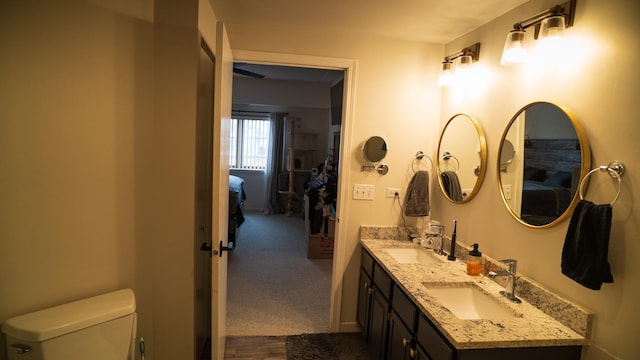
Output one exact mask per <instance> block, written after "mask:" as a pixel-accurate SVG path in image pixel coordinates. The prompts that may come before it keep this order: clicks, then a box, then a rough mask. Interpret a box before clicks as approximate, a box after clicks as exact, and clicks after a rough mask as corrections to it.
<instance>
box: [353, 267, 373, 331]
mask: <svg viewBox="0 0 640 360" xmlns="http://www.w3.org/2000/svg"><path fill="white" fill-rule="evenodd" d="M358 284H359V285H358V312H357V314H356V318H357V320H358V325H360V330H361V331H362V336H363V337H364V340H365V341H369V336H370V334H369V333H370V331H369V330H370V326H369V323H370V320H371V301H372V297H373V296H372V295H373V283H372V282H371V278H370V277H369V275H367V273H366V272H365V271H364V269H362V268H360V280H359V281H358Z"/></svg>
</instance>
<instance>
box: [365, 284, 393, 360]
mask: <svg viewBox="0 0 640 360" xmlns="http://www.w3.org/2000/svg"><path fill="white" fill-rule="evenodd" d="M388 319H389V302H388V301H387V299H386V298H385V297H384V296H383V295H382V294H381V293H380V291H374V292H373V298H372V301H371V323H370V325H369V327H370V333H369V349H370V350H371V359H372V360H384V359H386V358H385V354H386V350H387V333H388V328H389V327H388V325H389V320H388Z"/></svg>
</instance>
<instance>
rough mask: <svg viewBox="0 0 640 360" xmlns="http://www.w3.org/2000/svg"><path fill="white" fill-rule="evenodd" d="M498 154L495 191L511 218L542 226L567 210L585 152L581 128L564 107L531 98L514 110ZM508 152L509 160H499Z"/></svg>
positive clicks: (587, 158) (586, 164) (585, 167)
mask: <svg viewBox="0 0 640 360" xmlns="http://www.w3.org/2000/svg"><path fill="white" fill-rule="evenodd" d="M498 154H500V155H499V158H498V159H497V162H498V166H497V169H498V186H499V187H500V189H499V190H500V195H501V197H502V200H503V202H504V204H505V205H506V207H507V209H508V210H509V212H510V213H511V215H512V216H513V217H514V218H515V219H516V220H518V221H519V222H520V223H522V224H524V225H526V226H528V227H532V228H547V227H551V226H554V225H556V224H558V223H560V222H562V221H563V220H565V219H566V218H567V217H568V216H570V214H571V212H572V210H573V208H574V207H575V206H576V204H577V202H578V200H579V196H577V192H578V185H579V184H580V180H581V179H582V178H583V177H584V176H585V175H586V173H587V172H588V171H589V168H590V166H591V153H590V150H589V142H588V139H587V135H586V133H585V132H584V130H583V129H582V126H581V125H580V123H579V122H578V120H577V119H576V118H575V117H574V116H573V114H572V113H571V112H570V111H569V110H568V109H567V108H565V107H563V106H561V105H557V104H553V103H549V102H534V103H531V104H528V105H526V106H525V107H523V108H522V109H520V110H518V112H517V113H516V114H515V115H514V116H513V118H511V121H509V124H508V125H507V127H506V128H505V130H504V133H503V135H502V140H501V143H500V149H499V151H498ZM508 154H511V161H510V162H507V161H505V160H506V159H507V158H508V157H509V156H507V155H508Z"/></svg>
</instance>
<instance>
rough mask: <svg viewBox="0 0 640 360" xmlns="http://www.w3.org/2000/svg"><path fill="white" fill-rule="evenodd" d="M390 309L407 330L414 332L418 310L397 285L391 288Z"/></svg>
mask: <svg viewBox="0 0 640 360" xmlns="http://www.w3.org/2000/svg"><path fill="white" fill-rule="evenodd" d="M391 307H392V308H393V309H394V310H395V311H396V312H397V313H398V316H399V317H400V319H401V320H402V322H404V324H405V325H406V326H407V328H409V330H410V331H411V332H414V331H415V326H416V314H417V313H418V310H417V309H416V307H415V305H413V302H412V301H411V299H409V297H408V296H407V294H405V293H404V291H402V290H401V289H400V288H399V287H398V286H397V285H394V286H393V297H392V300H391Z"/></svg>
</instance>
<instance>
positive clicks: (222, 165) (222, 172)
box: [211, 22, 233, 360]
mask: <svg viewBox="0 0 640 360" xmlns="http://www.w3.org/2000/svg"><path fill="white" fill-rule="evenodd" d="M214 79H215V80H214V101H213V104H214V105H213V114H214V115H213V127H214V129H213V134H214V136H213V194H212V196H213V201H212V204H213V212H212V225H213V226H212V233H211V236H212V238H211V241H212V242H211V246H212V251H211V253H212V262H211V359H213V360H215V359H220V360H221V359H223V358H224V344H225V338H226V326H227V318H226V314H227V256H228V252H227V251H224V250H223V249H225V248H227V247H228V244H227V232H228V226H229V125H230V120H231V91H232V86H233V56H232V54H231V45H230V44H229V39H228V37H227V31H226V29H225V26H224V24H223V23H222V22H218V23H217V24H216V50H215V74H214Z"/></svg>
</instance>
